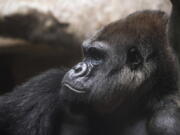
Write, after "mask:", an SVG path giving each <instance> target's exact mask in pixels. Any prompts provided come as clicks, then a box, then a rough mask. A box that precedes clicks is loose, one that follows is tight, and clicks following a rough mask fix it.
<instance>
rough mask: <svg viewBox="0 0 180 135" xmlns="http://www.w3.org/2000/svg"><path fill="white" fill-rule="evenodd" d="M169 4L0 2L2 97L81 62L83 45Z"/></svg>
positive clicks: (144, 0) (141, 0)
mask: <svg viewBox="0 0 180 135" xmlns="http://www.w3.org/2000/svg"><path fill="white" fill-rule="evenodd" d="M144 9H154V10H162V11H165V12H167V14H169V13H170V11H171V5H170V3H169V1H168V0H0V93H1V94H2V93H5V92H8V91H11V90H12V89H13V88H14V87H15V86H17V85H20V84H22V83H23V82H25V81H27V80H28V79H29V78H31V77H33V76H35V75H37V74H40V73H41V72H44V71H46V70H48V69H50V68H59V67H71V66H73V65H74V64H75V63H76V62H77V61H79V59H81V47H80V46H81V43H82V41H83V40H84V39H86V38H87V37H89V36H90V35H91V34H92V33H94V32H95V31H96V30H98V29H100V28H102V27H103V26H104V25H106V24H108V23H110V22H113V21H115V20H118V19H120V18H123V17H125V16H127V15H128V14H130V13H133V12H135V11H139V10H144Z"/></svg>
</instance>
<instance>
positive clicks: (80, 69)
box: [73, 63, 87, 77]
mask: <svg viewBox="0 0 180 135" xmlns="http://www.w3.org/2000/svg"><path fill="white" fill-rule="evenodd" d="M73 69H74V76H76V77H77V76H83V75H84V74H85V73H86V71H87V65H86V64H85V63H79V64H78V65H76V66H75V67H74V68H73Z"/></svg>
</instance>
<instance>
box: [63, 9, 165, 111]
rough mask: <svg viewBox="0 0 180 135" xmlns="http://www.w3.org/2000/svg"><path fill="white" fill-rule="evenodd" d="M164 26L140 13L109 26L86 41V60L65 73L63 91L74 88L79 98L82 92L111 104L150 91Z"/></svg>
mask: <svg viewBox="0 0 180 135" xmlns="http://www.w3.org/2000/svg"><path fill="white" fill-rule="evenodd" d="M147 14H149V16H153V15H152V12H151V13H148V12H147ZM155 15H156V14H155ZM147 16H148V15H146V17H147ZM129 22H131V23H129ZM133 22H136V23H133ZM146 23H152V25H149V24H148V25H147V24H146ZM160 25H161V26H160ZM147 26H148V27H147ZM149 26H151V27H149ZM163 26H164V25H162V24H157V22H155V21H151V20H149V18H148V19H147V21H145V20H144V21H143V20H142V18H141V17H139V14H138V13H136V14H134V15H131V16H129V17H128V18H126V19H125V20H120V21H117V22H114V23H112V24H110V25H108V26H106V27H105V28H104V29H102V30H101V31H100V32H98V33H96V34H95V35H94V36H93V37H92V38H90V39H88V40H86V41H85V42H84V43H83V45H82V50H83V54H84V57H83V60H82V61H81V62H80V63H78V64H77V65H75V66H74V67H73V68H72V69H71V70H70V71H69V72H67V73H66V75H65V76H64V79H63V81H62V84H63V87H64V90H63V92H67V91H71V94H74V96H77V98H76V99H80V98H78V96H81V97H83V102H87V103H90V104H95V105H98V106H103V107H107V108H109V107H110V108H116V107H117V106H119V105H120V104H122V103H123V101H125V100H129V98H131V96H132V95H134V94H135V93H138V92H141V91H142V92H146V91H147V90H144V88H143V87H144V85H146V88H148V87H149V88H150V87H152V86H151V85H150V86H147V84H148V83H149V80H150V81H151V80H155V78H154V79H152V77H153V74H155V73H156V72H157V67H158V64H157V63H159V60H158V53H159V52H158V50H157V48H156V46H157V45H158V46H159V44H163V42H162V41H161V40H159V38H160V36H164V33H161V32H159V31H158V30H159V28H158V29H156V27H163ZM164 37H165V36H164ZM151 39H153V41H152V40H151ZM150 78H151V79H150ZM151 83H152V82H151ZM142 89H143V90H142Z"/></svg>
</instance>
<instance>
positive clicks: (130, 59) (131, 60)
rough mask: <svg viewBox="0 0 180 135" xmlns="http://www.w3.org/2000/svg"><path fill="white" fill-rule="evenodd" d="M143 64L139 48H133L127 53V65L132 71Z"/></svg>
mask: <svg viewBox="0 0 180 135" xmlns="http://www.w3.org/2000/svg"><path fill="white" fill-rule="evenodd" d="M142 62H143V58H142V56H141V53H140V51H139V50H138V48H137V47H132V48H130V49H129V50H128V52H127V64H128V65H129V66H130V68H131V69H136V68H138V67H139V66H140V65H141V64H142Z"/></svg>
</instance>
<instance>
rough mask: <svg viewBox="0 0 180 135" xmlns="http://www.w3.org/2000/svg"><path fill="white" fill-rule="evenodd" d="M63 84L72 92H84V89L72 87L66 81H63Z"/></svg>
mask: <svg viewBox="0 0 180 135" xmlns="http://www.w3.org/2000/svg"><path fill="white" fill-rule="evenodd" d="M64 86H65V87H67V88H68V89H69V90H71V91H73V92H76V93H80V94H82V93H85V91H83V90H79V89H76V88H74V87H72V86H71V85H69V84H68V83H65V84H64Z"/></svg>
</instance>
